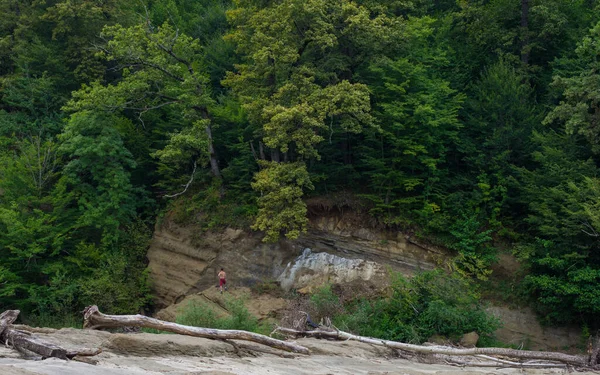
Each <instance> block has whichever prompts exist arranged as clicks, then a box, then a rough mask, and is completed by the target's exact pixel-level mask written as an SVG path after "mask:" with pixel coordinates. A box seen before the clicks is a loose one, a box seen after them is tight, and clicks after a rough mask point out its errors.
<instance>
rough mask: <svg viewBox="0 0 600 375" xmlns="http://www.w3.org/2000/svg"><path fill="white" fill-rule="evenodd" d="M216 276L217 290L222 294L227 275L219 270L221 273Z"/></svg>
mask: <svg viewBox="0 0 600 375" xmlns="http://www.w3.org/2000/svg"><path fill="white" fill-rule="evenodd" d="M217 276H219V290H220V291H221V293H223V288H225V290H227V285H226V284H227V274H226V273H225V270H224V269H223V268H221V271H220V272H219V274H218V275H217Z"/></svg>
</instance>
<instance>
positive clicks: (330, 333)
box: [273, 327, 597, 368]
mask: <svg viewBox="0 0 600 375" xmlns="http://www.w3.org/2000/svg"><path fill="white" fill-rule="evenodd" d="M273 332H278V333H281V334H284V335H287V336H292V337H323V338H330V339H337V340H355V341H359V342H364V343H367V344H372V345H378V346H385V347H388V348H392V349H399V350H403V351H405V352H410V353H414V354H434V355H444V356H450V357H454V356H471V357H474V359H477V357H478V356H480V357H479V358H481V356H485V357H484V358H485V359H487V360H488V361H487V363H485V364H484V363H481V362H479V363H477V362H462V361H460V362H458V361H454V362H455V364H459V365H471V366H479V365H483V366H485V365H486V364H487V365H489V364H490V361H493V362H494V367H536V368H540V367H546V368H551V367H564V366H565V365H574V366H580V367H595V366H596V365H597V363H589V362H588V361H587V359H586V357H585V356H582V355H571V354H565V353H557V352H540V351H528V350H516V349H507V348H466V349H457V348H452V347H446V346H422V345H414V344H406V343H402V342H396V341H389V340H382V339H375V338H371V337H364V336H357V335H353V334H351V333H347V332H343V331H340V330H333V329H330V328H327V327H320V328H318V329H315V330H311V331H299V330H295V329H290V328H284V327H277V328H276V329H275V331H273ZM493 356H500V357H503V358H518V359H521V360H544V361H548V363H539V362H536V363H527V362H512V361H508V360H504V359H499V358H495V357H493ZM553 362H559V363H561V364H562V365H558V366H557V364H556V363H553Z"/></svg>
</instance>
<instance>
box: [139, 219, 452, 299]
mask: <svg viewBox="0 0 600 375" xmlns="http://www.w3.org/2000/svg"><path fill="white" fill-rule="evenodd" d="M359 224H360V218H359V217H357V216H356V215H354V214H346V215H344V214H339V213H338V214H332V215H325V216H318V217H316V218H314V219H312V220H311V221H310V227H309V231H308V233H307V234H305V235H303V236H301V237H300V238H299V239H298V240H295V241H289V240H281V241H279V242H278V243H276V244H264V243H262V242H261V236H260V235H258V234H256V233H251V232H245V231H242V230H236V229H226V230H225V231H223V232H219V233H207V232H200V231H199V230H198V229H197V228H195V227H194V226H182V225H179V224H176V223H175V222H173V221H172V220H170V218H169V217H166V218H165V219H164V220H163V221H162V223H160V224H159V225H157V227H156V230H155V232H154V237H153V239H152V243H151V246H150V250H149V251H148V259H149V261H150V265H149V268H150V279H151V281H152V286H153V292H154V295H155V303H156V305H157V307H158V308H162V307H166V306H169V305H171V304H173V303H176V302H179V301H181V300H182V299H183V298H184V297H185V296H186V295H189V294H194V293H198V292H200V291H203V290H205V289H206V288H208V287H210V286H212V285H216V283H217V278H216V275H217V273H218V271H219V270H220V268H221V267H223V268H225V271H226V272H227V274H228V283H229V284H230V285H234V286H244V287H248V286H252V285H253V284H255V283H257V282H260V281H263V282H264V281H270V280H279V281H281V283H282V286H284V287H285V288H286V289H292V288H295V289H300V288H306V287H309V288H310V287H312V286H315V285H321V284H323V283H325V282H330V283H338V282H339V283H352V282H353V281H358V282H360V283H367V284H368V283H372V284H374V285H379V286H381V284H382V283H385V279H386V274H387V270H388V269H392V270H395V271H399V272H402V273H403V274H406V275H410V274H412V273H414V272H415V271H417V270H422V269H432V268H434V267H435V265H436V264H439V263H441V262H443V261H444V259H446V258H447V255H446V254H445V253H444V252H443V251H442V250H440V249H436V248H432V247H426V246H422V245H418V244H416V243H414V242H411V241H410V240H409V239H407V238H406V235H404V234H403V233H399V232H381V231H376V230H371V229H366V228H364V227H360V226H359ZM305 249H310V250H309V251H310V256H308V254H306V253H305V255H306V256H304V257H302V254H303V252H304V251H305ZM284 272H285V274H284Z"/></svg>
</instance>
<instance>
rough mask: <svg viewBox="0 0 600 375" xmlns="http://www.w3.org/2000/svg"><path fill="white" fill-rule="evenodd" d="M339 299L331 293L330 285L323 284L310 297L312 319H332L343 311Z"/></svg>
mask: <svg viewBox="0 0 600 375" xmlns="http://www.w3.org/2000/svg"><path fill="white" fill-rule="evenodd" d="M341 302H342V301H341V300H340V298H339V297H338V296H337V295H336V294H335V293H334V292H333V289H332V288H331V284H325V285H323V286H321V287H320V288H318V289H317V290H315V291H314V292H313V293H311V295H310V305H311V307H312V313H313V316H312V318H313V319H316V320H317V321H319V320H320V319H323V318H325V317H334V316H337V315H338V314H340V313H341V312H342V311H343V305H342V303H341Z"/></svg>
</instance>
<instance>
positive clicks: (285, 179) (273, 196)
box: [252, 162, 313, 242]
mask: <svg viewBox="0 0 600 375" xmlns="http://www.w3.org/2000/svg"><path fill="white" fill-rule="evenodd" d="M261 165H262V169H261V170H260V171H259V172H258V173H257V174H256V175H255V180H254V182H253V183H252V188H253V189H255V190H257V191H259V192H260V193H261V197H260V198H258V214H257V217H256V222H255V224H254V225H253V227H252V228H253V229H257V230H262V231H265V232H266V235H265V238H264V241H265V242H269V241H277V239H279V235H280V233H282V232H284V233H285V236H286V237H287V238H291V239H295V238H297V237H298V236H299V235H300V233H301V232H305V231H306V225H307V224H308V219H307V218H306V203H304V201H302V195H303V189H312V188H313V185H312V183H311V181H310V178H309V175H308V172H307V171H306V166H305V165H304V163H300V162H298V163H275V162H270V163H268V162H263V163H261Z"/></svg>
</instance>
